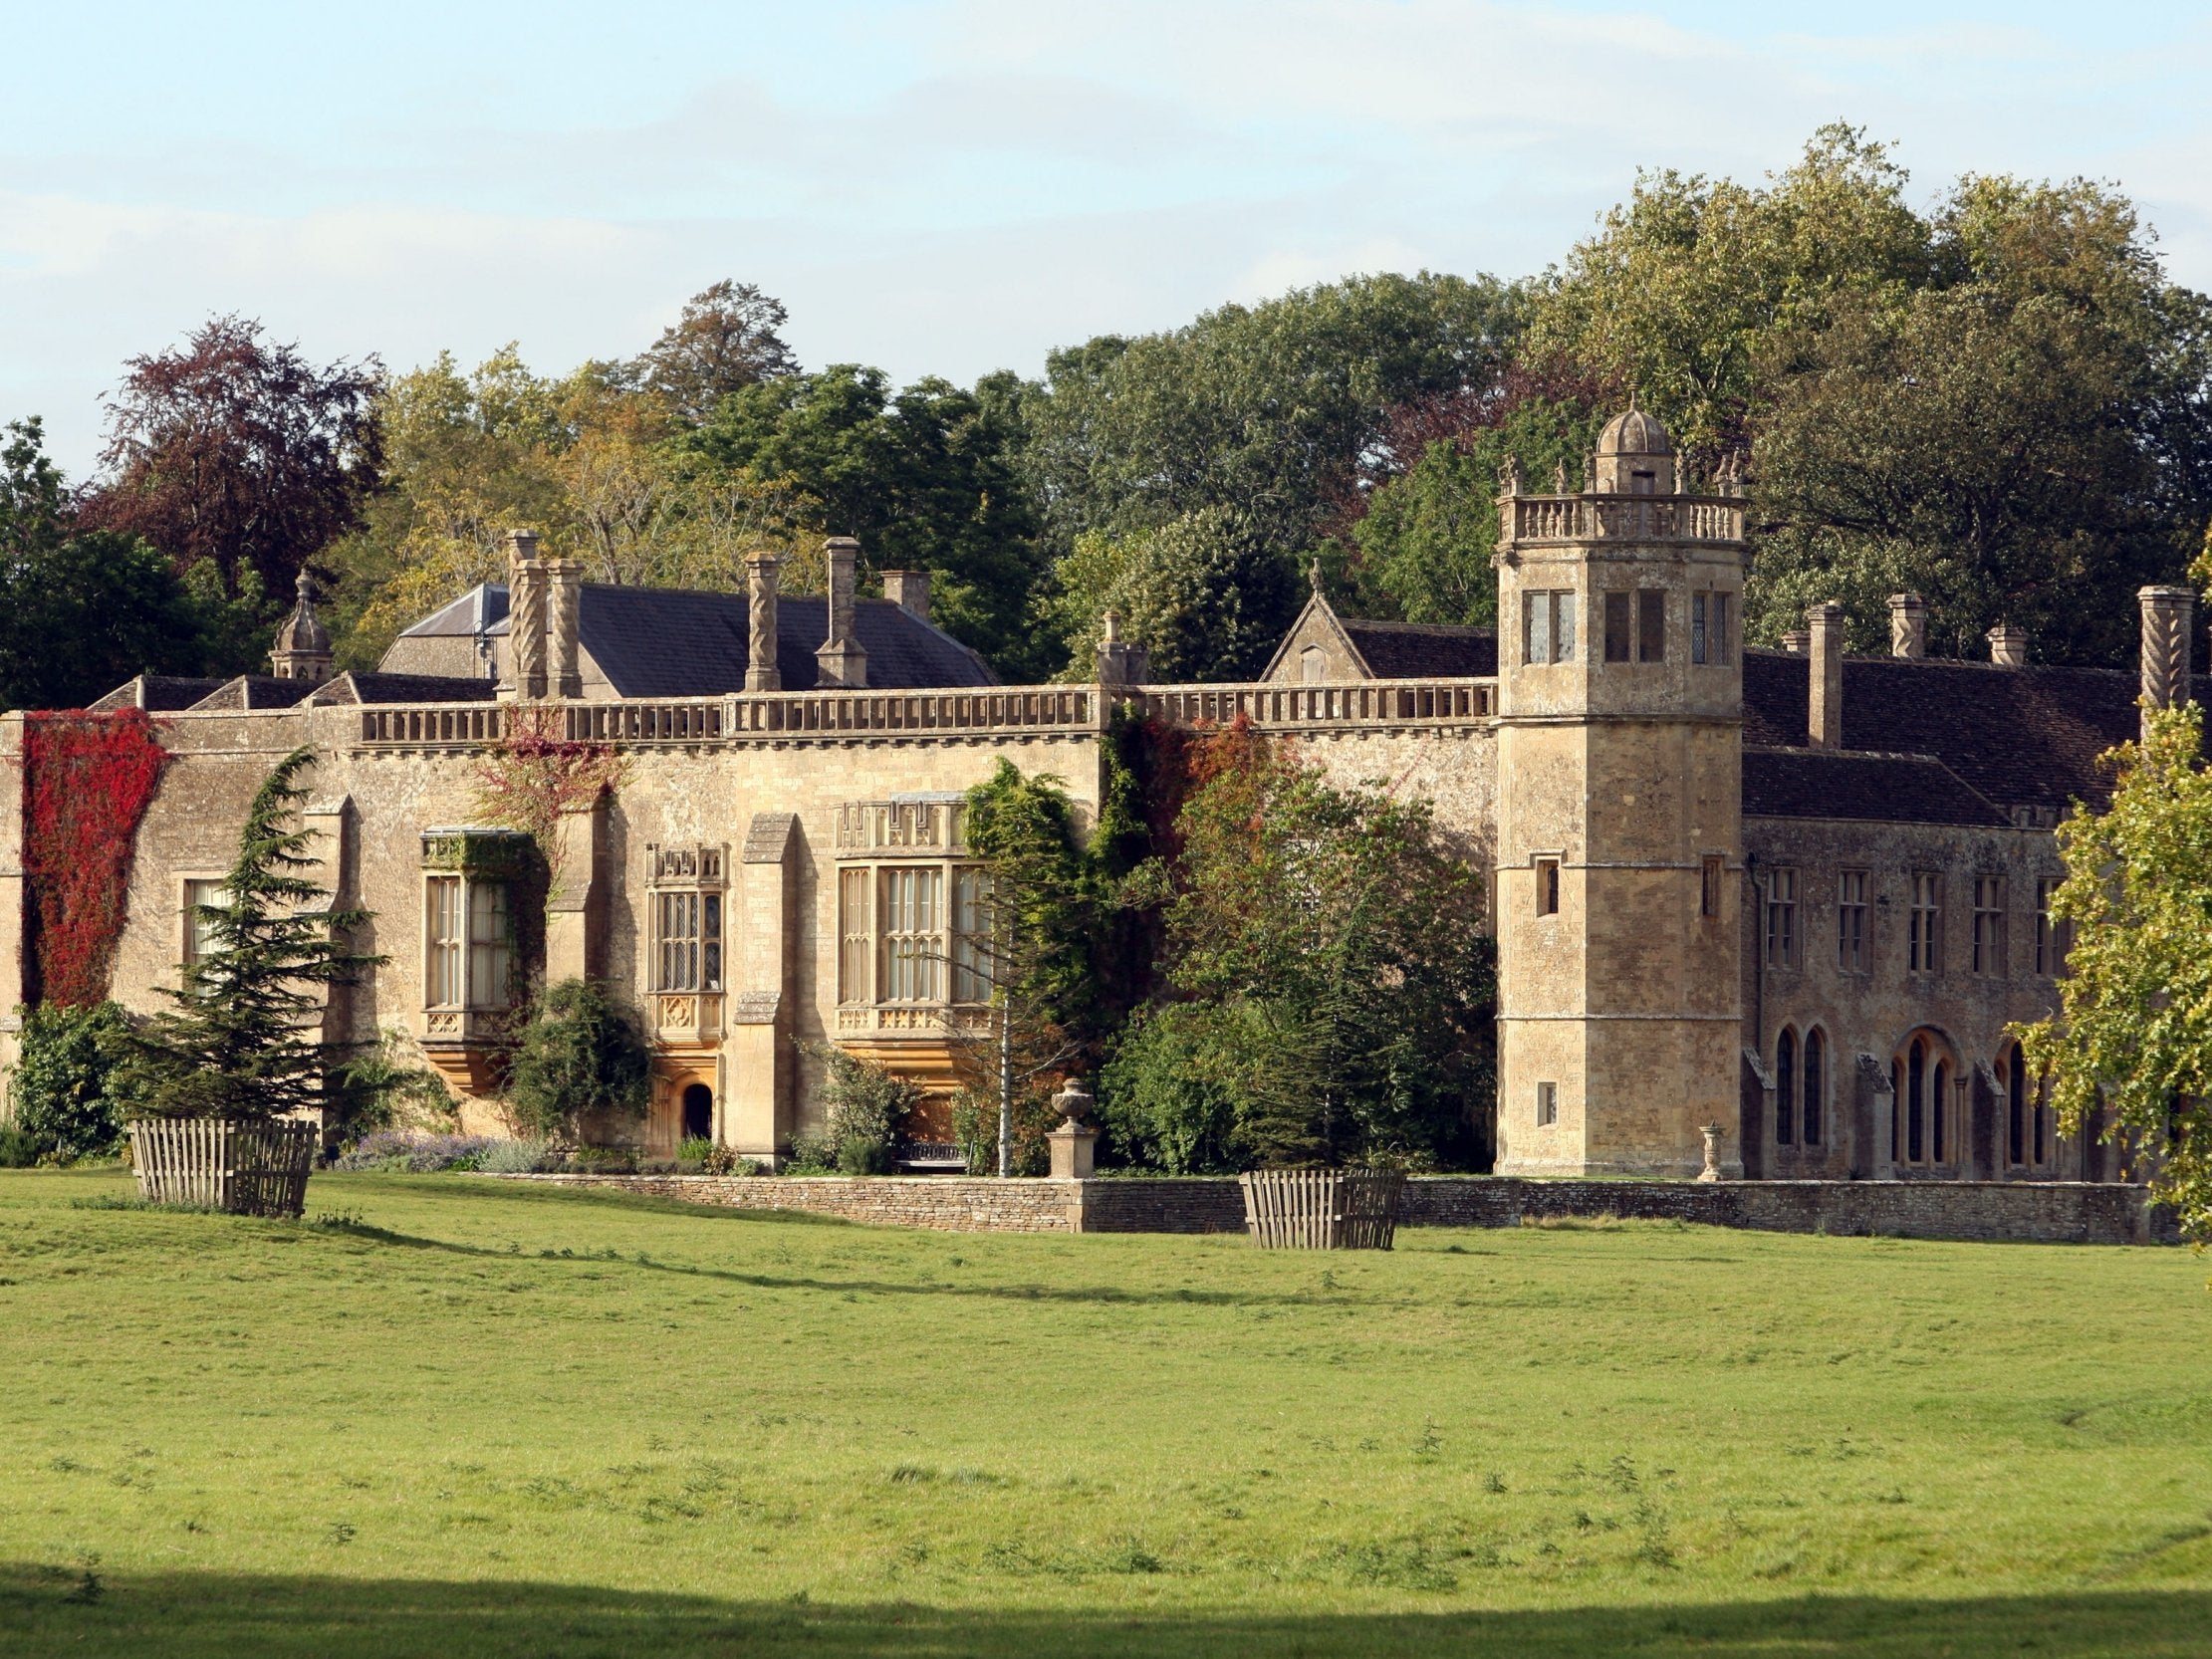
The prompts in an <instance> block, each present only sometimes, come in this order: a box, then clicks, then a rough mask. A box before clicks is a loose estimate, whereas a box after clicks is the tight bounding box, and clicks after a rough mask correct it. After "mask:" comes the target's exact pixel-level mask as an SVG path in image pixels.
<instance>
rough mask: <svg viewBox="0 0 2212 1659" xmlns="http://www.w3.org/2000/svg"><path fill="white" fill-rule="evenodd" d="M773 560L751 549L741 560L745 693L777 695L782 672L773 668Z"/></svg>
mask: <svg viewBox="0 0 2212 1659" xmlns="http://www.w3.org/2000/svg"><path fill="white" fill-rule="evenodd" d="M777 569H778V562H777V559H776V556H775V555H774V554H773V553H771V552H769V551H768V549H766V548H755V549H754V550H753V551H752V552H751V553H749V554H747V555H746V556H745V620H746V624H747V626H746V631H747V632H748V633H749V634H750V635H751V637H750V638H749V639H747V641H746V644H745V689H746V690H747V691H781V690H783V688H784V675H783V670H782V669H780V668H778V667H777V666H776V572H777Z"/></svg>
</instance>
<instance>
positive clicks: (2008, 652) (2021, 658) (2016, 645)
mask: <svg viewBox="0 0 2212 1659" xmlns="http://www.w3.org/2000/svg"><path fill="white" fill-rule="evenodd" d="M1989 660H1990V661H1992V662H1994V663H1996V664H1997V666H1998V667H2000V668H2025V667H2027V666H2028V630H2027V629H2026V628H2024V627H2021V626H2019V625H2018V624H2016V623H2013V622H1999V623H1998V624H1997V625H1996V626H1995V627H1993V628H1991V629H1990V630H1989Z"/></svg>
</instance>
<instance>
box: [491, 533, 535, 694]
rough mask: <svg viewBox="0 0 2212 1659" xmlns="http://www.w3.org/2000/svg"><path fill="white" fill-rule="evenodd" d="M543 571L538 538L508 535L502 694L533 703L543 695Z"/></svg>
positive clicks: (526, 535)
mask: <svg viewBox="0 0 2212 1659" xmlns="http://www.w3.org/2000/svg"><path fill="white" fill-rule="evenodd" d="M545 573H546V568H545V562H544V561H543V560H541V559H540V558H539V557H538V538H537V536H536V535H535V534H533V533H532V532H530V531H527V530H510V531H508V532H507V674H506V677H505V678H504V679H503V680H501V681H500V686H499V689H500V690H501V692H502V693H504V694H506V695H508V696H512V697H518V698H521V699H522V700H523V701H525V702H536V701H537V700H538V699H539V698H541V697H543V696H544V695H545V694H546V574H545Z"/></svg>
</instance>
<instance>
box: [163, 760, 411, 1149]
mask: <svg viewBox="0 0 2212 1659" xmlns="http://www.w3.org/2000/svg"><path fill="white" fill-rule="evenodd" d="M314 762H315V752H314V751H313V750H312V749H306V748H302V749H296V750H294V751H293V752H292V753H291V754H289V755H287V756H286V757H285V758H284V759H283V760H282V761H280V762H278V764H277V768H276V770H275V771H274V772H272V773H270V774H269V776H268V779H267V780H266V781H265V782H264V783H263V784H262V786H261V789H260V790H259V792H258V793H256V795H255V796H254V799H253V806H252V808H251V810H250V811H249V812H248V813H247V815H246V827H245V830H244V831H243V832H242V833H241V834H240V836H239V838H238V857H237V860H236V862H234V863H233V864H232V865H231V868H230V874H229V875H228V877H227V878H226V879H225V881H224V884H223V894H222V896H223V899H224V902H223V903H221V904H203V905H201V906H200V907H199V911H198V916H199V920H201V921H202V922H204V923H205V924H206V926H207V928H208V931H209V935H210V937H211V940H212V948H211V949H209V950H208V951H207V952H206V953H205V954H204V955H203V956H202V957H201V958H200V959H199V960H198V961H197V962H194V963H191V964H189V965H188V966H187V967H186V968H185V970H184V985H183V989H182V990H178V991H169V992H166V993H165V994H166V995H167V996H169V997H170V998H172V999H173V1000H174V1002H175V1004H176V1006H175V1008H173V1009H171V1010H169V1011H167V1012H165V1013H162V1014H157V1015H155V1016H154V1017H153V1018H152V1019H150V1020H148V1021H147V1022H146V1023H145V1025H144V1026H143V1027H142V1028H140V1029H139V1030H138V1031H136V1032H135V1033H133V1034H131V1035H130V1037H129V1038H128V1039H127V1040H126V1042H125V1048H124V1054H123V1062H122V1065H121V1067H120V1068H119V1069H120V1075H119V1092H121V1093H122V1094H123V1098H124V1099H125V1100H126V1101H127V1102H128V1103H129V1107H130V1109H131V1110H132V1111H133V1112H134V1113H136V1114H138V1115H142V1116H154V1117H229V1118H250V1119H265V1118H272V1117H281V1116H283V1115H285V1114H287V1113H290V1112H296V1111H303V1110H309V1109H312V1108H315V1107H318V1106H321V1105H323V1104H325V1103H326V1100H327V1098H328V1095H329V1088H330V1084H329V1071H330V1069H331V1067H332V1066H333V1064H334V1062H335V1060H336V1058H337V1053H338V1051H339V1050H340V1049H341V1048H343V1047H344V1046H343V1045H333V1044H328V1043H325V1042H323V1041H322V1040H321V1038H320V1036H319V1033H318V1026H319V1024H320V1021H321V1017H322V1005H323V998H322V995H321V993H322V992H323V991H324V990H325V989H326V988H328V987H330V986H333V985H342V984H346V983H348V982H350V981H351V980H353V978H354V977H355V976H356V975H357V974H359V973H360V971H361V970H362V969H364V968H366V967H369V966H370V965H371V964H373V963H375V962H378V961H380V960H382V959H381V958H379V957H373V956H363V955H360V954H358V953H356V952H354V951H351V950H349V949H348V948H347V947H346V946H345V945H344V944H343V943H341V942H340V941H341V940H342V939H343V938H344V937H345V935H346V933H347V930H349V929H351V928H355V927H359V926H361V925H362V924H364V923H366V922H367V921H368V920H369V912H368V911H366V910H329V909H325V908H323V907H322V904H321V901H323V900H324V899H326V898H327V897H328V896H329V895H328V894H326V893H325V891H324V889H323V888H322V887H321V886H319V885H318V884H317V883H316V882H314V881H312V880H310V879H309V878H308V877H307V875H306V874H305V872H306V871H308V870H310V869H312V868H314V866H315V860H314V859H313V858H311V857H309V856H308V855H307V853H308V843H309V839H310V834H309V831H308V830H304V829H302V828H300V827H299V825H298V813H299V808H300V804H301V803H302V802H303V801H305V800H306V799H307V791H306V790H305V789H303V788H302V787H301V786H300V783H299V777H300V774H301V773H302V772H303V771H305V770H306V769H307V768H308V767H310V766H312V765H313V764H314Z"/></svg>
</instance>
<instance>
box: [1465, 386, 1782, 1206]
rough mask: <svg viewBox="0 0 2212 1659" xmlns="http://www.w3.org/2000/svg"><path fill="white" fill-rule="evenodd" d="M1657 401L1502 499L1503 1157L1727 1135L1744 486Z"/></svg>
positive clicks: (1523, 1169) (1639, 1168) (1563, 1166)
mask: <svg viewBox="0 0 2212 1659" xmlns="http://www.w3.org/2000/svg"><path fill="white" fill-rule="evenodd" d="M1681 482H1682V481H1681V480H1680V479H1679V478H1678V477H1677V472H1676V466H1675V456H1674V452H1673V445H1672V444H1671V442H1670V441H1669V440H1668V438H1667V434H1666V431H1665V429H1664V428H1663V427H1662V426H1661V425H1660V424H1659V423H1658V422H1657V421H1656V420H1653V419H1652V418H1651V417H1650V416H1649V415H1646V414H1643V413H1641V412H1640V411H1637V410H1633V409H1631V410H1630V411H1629V412H1628V413H1627V414H1624V415H1619V416H1616V417H1615V418H1614V419H1613V421H1612V422H1611V423H1610V424H1609V425H1607V426H1606V428H1605V430H1604V435H1603V436H1602V437H1601V438H1600V439H1599V440H1598V454H1597V456H1596V457H1595V459H1594V464H1593V467H1592V486H1593V487H1591V488H1589V489H1586V490H1584V491H1582V492H1580V493H1571V492H1569V491H1568V489H1567V487H1566V483H1567V481H1566V478H1565V476H1564V474H1563V475H1562V477H1561V479H1560V481H1559V486H1558V488H1557V490H1556V491H1555V493H1554V494H1551V495H1524V494H1523V493H1522V491H1521V485H1520V481H1519V479H1518V478H1517V477H1515V476H1514V475H1513V473H1512V472H1511V471H1510V470H1509V471H1508V472H1507V474H1506V477H1505V478H1504V480H1503V485H1504V487H1503V491H1502V494H1501V496H1500V500H1499V513H1500V520H1501V523H1500V535H1499V541H1498V553H1497V559H1496V564H1497V568H1498V645H1499V650H1498V657H1499V661H1498V711H1499V719H1498V796H1499V801H1498V871H1497V889H1496V890H1497V911H1498V913H1497V931H1498V1002H1499V1021H1498V1030H1499V1075H1498V1125H1497V1128H1498V1142H1497V1144H1498V1161H1497V1167H1498V1169H1499V1171H1500V1172H1501V1173H1507V1174H1521V1175H1581V1174H1636V1175H1695V1174H1697V1173H1698V1172H1699V1171H1700V1170H1701V1169H1702V1168H1703V1167H1704V1162H1705V1159H1704V1136H1703V1133H1702V1130H1703V1126H1704V1125H1705V1124H1708V1123H1718V1124H1721V1125H1723V1126H1724V1127H1725V1130H1726V1132H1725V1134H1724V1136H1723V1138H1722V1140H1721V1143H1720V1164H1721V1169H1722V1171H1723V1173H1729V1172H1731V1171H1732V1172H1734V1173H1738V1174H1740V1173H1741V1172H1742V1158H1741V1152H1740V1150H1739V1149H1738V1148H1737V1146H1736V1145H1735V1133H1734V1125H1735V1124H1736V1122H1737V1120H1738V1115H1739V1114H1738V1106H1737V1077H1738V1072H1739V1054H1738V1051H1739V1049H1740V1047H1741V1043H1742V1036H1741V1031H1742V1027H1741V1005H1742V986H1741V977H1740V973H1739V962H1738V957H1739V953H1740V935H1739V926H1740V923H1739V910H1738V906H1739V903H1740V901H1741V894H1740V892H1739V888H1740V886H1741V883H1742V880H1743V793H1742V783H1741V778H1742V769H1743V663H1742V657H1743V652H1742V645H1741V639H1740V631H1741V624H1742V605H1743V571H1744V543H1743V503H1742V500H1741V499H1740V494H1739V491H1738V489H1737V487H1736V483H1735V477H1734V472H1733V469H1732V468H1731V469H1730V470H1729V471H1728V472H1725V473H1724V474H1723V476H1722V478H1721V479H1720V480H1719V482H1718V483H1717V485H1716V491H1717V493H1715V494H1711V495H1692V494H1689V493H1687V492H1686V491H1684V490H1683V489H1682V487H1681Z"/></svg>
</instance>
